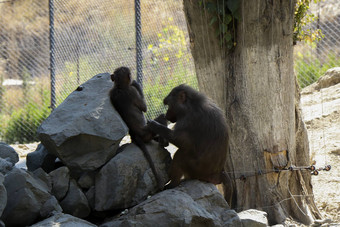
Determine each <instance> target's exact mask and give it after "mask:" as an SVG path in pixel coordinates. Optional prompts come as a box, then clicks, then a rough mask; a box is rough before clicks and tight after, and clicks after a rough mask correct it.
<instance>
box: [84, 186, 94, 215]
mask: <svg viewBox="0 0 340 227" xmlns="http://www.w3.org/2000/svg"><path fill="white" fill-rule="evenodd" d="M85 196H86V198H87V201H88V202H89V205H90V208H91V210H94V206H95V202H94V200H95V187H94V186H92V187H91V188H90V189H89V190H87V192H86V193H85Z"/></svg>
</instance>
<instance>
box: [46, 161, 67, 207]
mask: <svg viewBox="0 0 340 227" xmlns="http://www.w3.org/2000/svg"><path fill="white" fill-rule="evenodd" d="M49 175H50V177H51V180H52V195H54V196H55V197H56V198H57V200H59V201H61V200H62V199H63V198H64V197H65V196H66V193H67V191H68V188H69V184H70V172H69V169H68V168H67V167H66V166H63V167H60V168H58V169H56V170H54V171H52V172H50V174H49Z"/></svg>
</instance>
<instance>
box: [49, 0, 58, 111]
mask: <svg viewBox="0 0 340 227" xmlns="http://www.w3.org/2000/svg"><path fill="white" fill-rule="evenodd" d="M48 8H49V23H50V74H51V106H50V107H51V109H52V111H53V110H54V108H55V104H56V100H55V99H56V97H55V61H54V4H53V0H49V4H48Z"/></svg>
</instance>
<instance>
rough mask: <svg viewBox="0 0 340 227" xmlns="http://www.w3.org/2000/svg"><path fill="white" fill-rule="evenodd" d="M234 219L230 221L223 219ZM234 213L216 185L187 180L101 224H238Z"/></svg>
mask: <svg viewBox="0 0 340 227" xmlns="http://www.w3.org/2000/svg"><path fill="white" fill-rule="evenodd" d="M231 219H235V221H234V222H233V225H229V224H228V223H226V222H227V221H228V220H231ZM237 219H238V217H237V213H236V212H235V211H234V210H230V209H229V206H228V204H227V203H226V201H225V200H224V198H223V196H222V195H221V194H220V193H219V192H218V190H217V189H216V187H215V185H213V184H209V183H204V182H201V181H197V180H194V181H186V182H183V183H182V184H181V185H180V186H178V187H176V188H174V189H170V190H165V191H162V192H160V193H158V194H156V195H154V196H152V197H151V198H149V199H147V200H146V201H144V202H143V203H141V204H139V205H137V206H135V207H133V208H132V209H130V210H129V212H128V213H127V214H126V215H123V216H121V217H119V218H116V219H113V220H111V221H108V222H105V223H103V224H102V225H101V227H111V226H112V227H113V226H115V227H117V226H124V227H129V226H146V227H148V226H150V227H154V226H163V227H166V226H169V227H172V226H240V227H242V224H241V222H240V220H239V219H238V222H237V221H236V220H237Z"/></svg>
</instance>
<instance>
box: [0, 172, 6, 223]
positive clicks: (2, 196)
mask: <svg viewBox="0 0 340 227" xmlns="http://www.w3.org/2000/svg"><path fill="white" fill-rule="evenodd" d="M4 179H5V177H4V175H2V173H0V217H1V215H2V212H3V211H4V209H5V207H6V204H7V191H6V188H5V186H4V184H3V183H4ZM0 226H1V225H0Z"/></svg>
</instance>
